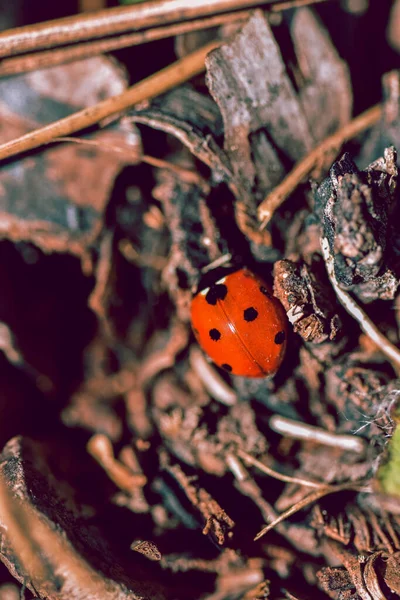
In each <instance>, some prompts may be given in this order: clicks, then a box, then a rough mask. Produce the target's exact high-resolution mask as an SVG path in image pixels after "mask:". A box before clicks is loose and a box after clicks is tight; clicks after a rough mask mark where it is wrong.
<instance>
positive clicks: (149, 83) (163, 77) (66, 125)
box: [0, 42, 219, 159]
mask: <svg viewBox="0 0 400 600" xmlns="http://www.w3.org/2000/svg"><path fill="white" fill-rule="evenodd" d="M218 45H219V44H218V42H210V43H208V44H206V45H205V46H203V47H202V48H200V49H198V50H195V51H194V52H192V53H191V54H188V55H187V56H185V58H182V59H181V60H178V61H176V62H174V63H172V64H171V65H169V66H168V67H165V69H162V70H161V71H158V72H157V73H155V74H154V75H150V77H147V78H146V79H144V80H143V81H141V82H139V83H137V84H135V85H133V86H132V87H130V88H129V89H127V90H126V91H125V92H123V93H122V94H118V95H116V96H113V97H111V98H108V99H107V100H104V101H103V102H99V103H98V104H95V105H94V106H90V107H89V108H85V109H83V110H80V111H78V112H76V113H73V114H72V115H69V116H68V117H65V118H64V119H60V120H59V121H55V122H54V123H50V124H49V125H45V126H44V127H41V128H40V129H36V130H34V131H31V132H29V133H27V134H25V135H23V136H21V137H19V138H17V139H15V140H11V141H10V142H6V143H5V144H1V145H0V159H5V158H10V157H11V156H16V155H17V154H20V153H21V152H27V151H28V150H32V149H33V148H38V147H40V146H43V145H44V144H49V143H51V142H53V141H54V140H55V139H56V138H58V137H64V136H69V135H71V134H72V133H75V132H76V131H79V130H81V129H85V128H87V127H91V126H92V125H95V124H97V123H99V122H100V121H102V120H103V119H106V118H108V117H110V116H112V115H116V114H117V113H120V112H121V111H123V110H126V109H127V108H130V107H131V106H134V105H135V104H138V103H139V102H143V101H144V100H149V99H151V98H154V97H155V96H158V95H159V94H162V93H164V92H166V91H168V90H170V89H172V88H173V87H175V86H177V85H179V84H181V83H183V82H184V81H187V80H188V79H191V78H192V77H194V76H195V75H197V74H198V73H201V72H202V71H203V70H204V68H205V66H204V61H205V58H206V56H207V54H208V53H209V52H210V51H211V50H213V49H214V48H216V47H217V46H218Z"/></svg>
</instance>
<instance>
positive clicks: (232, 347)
mask: <svg viewBox="0 0 400 600" xmlns="http://www.w3.org/2000/svg"><path fill="white" fill-rule="evenodd" d="M191 318H192V327H193V331H194V334H195V336H196V339H197V341H198V342H199V344H200V346H201V347H202V348H203V350H204V351H205V352H206V353H207V354H208V355H209V356H210V357H211V358H212V360H213V361H214V362H215V363H216V364H217V365H218V366H220V367H221V368H222V369H225V371H228V372H229V373H232V374H233V375H242V376H244V377H268V376H271V375H274V374H275V373H276V371H277V370H278V368H279V367H280V365H281V362H282V360H283V356H284V354H285V347H286V334H287V319H286V314H285V311H284V309H283V307H282V306H281V304H280V302H279V300H277V299H276V298H274V297H273V295H272V293H271V291H270V290H269V289H268V287H267V285H266V284H265V283H264V281H263V280H262V279H260V278H259V277H257V275H255V274H254V273H252V272H251V271H249V270H248V269H240V270H239V271H235V272H234V273H230V274H229V275H227V276H226V277H223V278H222V279H220V280H219V281H217V282H216V283H214V284H213V285H211V286H210V287H208V288H206V289H204V290H202V291H201V292H199V293H198V294H196V296H195V297H194V298H193V300H192V307H191Z"/></svg>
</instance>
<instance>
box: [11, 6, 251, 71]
mask: <svg viewBox="0 0 400 600" xmlns="http://www.w3.org/2000/svg"><path fill="white" fill-rule="evenodd" d="M249 14H250V13H249V11H238V12H234V13H226V14H222V15H216V16H215V17H207V18H205V19H197V20H195V21H188V22H186V23H185V22H184V23H176V24H175V23H174V24H173V25H167V26H165V27H156V28H152V29H146V30H144V31H138V32H134V33H128V34H126V35H120V36H117V37H113V38H109V39H102V40H97V41H94V42H84V43H82V44H76V45H74V46H71V47H67V48H60V49H59V50H45V51H43V52H36V53H33V54H27V55H26V56H14V57H11V58H5V59H3V60H2V61H1V62H0V76H1V75H15V74H17V73H26V72H28V71H35V70H36V69H44V68H47V67H54V66H56V65H61V64H65V63H68V62H72V61H74V60H80V59H82V58H88V57H90V56H97V55H99V54H104V53H106V52H113V51H115V50H121V49H122V48H129V47H131V46H139V45H140V44H146V43H148V42H154V41H156V40H161V39H165V38H168V37H172V36H175V35H182V34H183V33H189V32H191V31H199V30H202V29H209V28H211V27H217V26H219V25H224V24H226V23H233V22H240V21H244V20H245V19H246V18H247V17H248V16H249Z"/></svg>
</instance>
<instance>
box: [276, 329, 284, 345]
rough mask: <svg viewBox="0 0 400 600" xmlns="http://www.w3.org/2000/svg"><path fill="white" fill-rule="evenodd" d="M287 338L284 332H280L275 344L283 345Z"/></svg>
mask: <svg viewBox="0 0 400 600" xmlns="http://www.w3.org/2000/svg"><path fill="white" fill-rule="evenodd" d="M285 338H286V333H285V332H284V331H279V333H277V334H276V336H275V340H274V342H275V344H283V342H284V341H285Z"/></svg>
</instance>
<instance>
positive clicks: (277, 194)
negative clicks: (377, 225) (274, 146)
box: [257, 104, 382, 229]
mask: <svg viewBox="0 0 400 600" xmlns="http://www.w3.org/2000/svg"><path fill="white" fill-rule="evenodd" d="M381 115H382V106H381V105H380V104H377V105H375V106H373V107H372V108H370V109H369V110H366V111H365V112H363V113H362V114H361V115H359V116H358V117H356V118H355V119H353V120H352V121H350V122H349V123H347V124H346V125H345V126H344V127H342V128H341V129H339V131H336V133H334V134H333V135H331V136H329V137H327V138H326V139H325V140H324V141H323V142H321V143H320V144H319V145H318V146H317V147H316V148H314V150H312V151H311V152H310V153H309V154H307V156H306V157H305V158H303V160H301V161H300V162H299V163H298V164H297V165H296V166H295V167H294V169H293V170H292V171H291V172H290V173H289V174H288V175H287V176H286V177H285V179H284V180H283V181H282V182H281V183H280V184H279V185H277V186H276V188H275V189H274V190H273V191H272V192H271V193H270V194H268V196H267V197H266V198H265V199H264V200H263V201H262V202H261V204H260V205H259V207H258V211H257V212H258V220H259V221H261V225H260V229H264V228H265V227H266V225H268V223H269V221H270V220H271V218H272V215H273V214H274V212H275V211H276V210H277V208H279V207H280V206H281V204H282V203H283V202H284V201H285V200H286V198H287V197H288V196H289V195H290V194H291V193H292V192H293V191H294V190H295V189H296V187H297V186H298V185H299V184H300V183H301V182H302V181H303V180H304V179H305V178H306V177H307V176H308V175H309V174H310V173H311V171H312V170H313V168H314V167H315V166H316V165H317V164H318V163H319V162H320V161H321V156H324V155H325V154H326V153H327V152H329V151H331V150H332V149H335V148H336V149H339V148H340V147H341V146H342V145H343V144H344V142H345V141H347V140H349V139H351V138H353V137H354V136H356V135H358V134H360V133H361V132H362V131H364V130H365V129H368V128H369V127H372V125H375V123H376V122H377V121H378V120H379V119H380V117H381Z"/></svg>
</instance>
